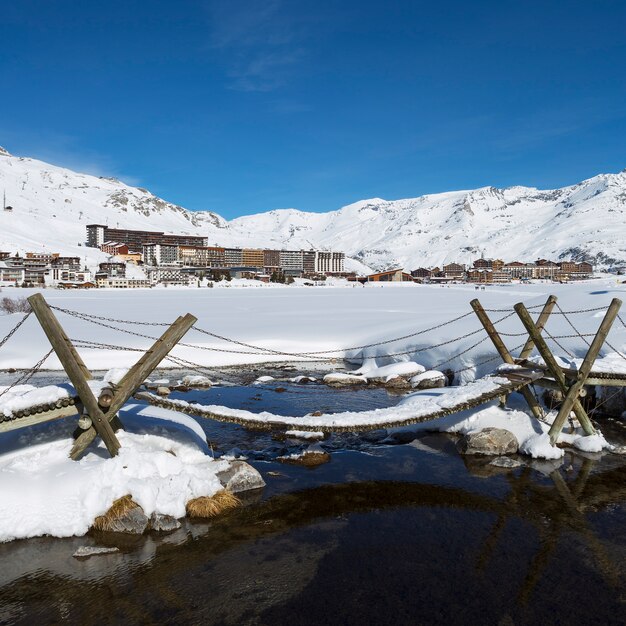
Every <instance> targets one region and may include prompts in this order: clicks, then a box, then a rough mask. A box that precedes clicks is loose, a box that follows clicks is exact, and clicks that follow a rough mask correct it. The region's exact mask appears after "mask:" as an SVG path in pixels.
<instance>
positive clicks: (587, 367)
mask: <svg viewBox="0 0 626 626" xmlns="http://www.w3.org/2000/svg"><path fill="white" fill-rule="evenodd" d="M621 306H622V301H621V300H620V299H619V298H613V300H612V301H611V304H610V305H609V308H608V310H607V312H606V314H605V315H604V319H603V320H602V323H601V324H600V327H599V328H598V332H596V334H595V337H594V338H593V340H592V342H591V345H590V346H589V350H588V351H587V354H586V355H585V358H584V359H583V362H582V364H581V366H580V367H579V368H578V378H577V380H576V381H575V382H574V384H572V385H571V387H570V388H569V390H568V391H567V393H566V395H565V398H564V399H563V402H562V403H561V407H560V408H559V412H558V415H557V416H556V419H555V420H554V422H553V424H552V427H551V428H550V441H552V442H553V443H554V442H555V441H556V439H557V438H558V436H559V433H560V432H561V429H562V428H563V425H564V424H565V420H566V419H567V416H568V415H569V414H570V411H571V410H572V407H573V406H574V403H575V402H576V401H577V398H578V393H579V392H580V390H581V389H582V387H583V385H584V384H585V381H586V379H587V376H589V373H590V372H591V368H592V367H593V364H594V362H595V360H596V357H597V356H598V354H599V352H600V350H601V348H602V346H603V345H604V342H605V340H606V338H607V335H608V334H609V331H610V330H611V326H612V325H613V322H614V321H615V318H616V317H617V314H618V313H619V310H620V307H621ZM585 418H586V419H585V420H582V419H581V420H580V424H581V426H582V427H583V429H584V431H585V433H586V434H587V435H593V434H595V432H596V431H595V429H594V427H593V426H592V424H591V421H590V420H589V418H588V417H587V415H586V414H585Z"/></svg>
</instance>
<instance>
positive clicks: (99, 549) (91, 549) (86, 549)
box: [72, 546, 120, 559]
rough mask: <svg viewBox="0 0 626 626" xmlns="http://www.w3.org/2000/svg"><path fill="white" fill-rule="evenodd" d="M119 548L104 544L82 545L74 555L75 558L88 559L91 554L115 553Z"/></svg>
mask: <svg viewBox="0 0 626 626" xmlns="http://www.w3.org/2000/svg"><path fill="white" fill-rule="evenodd" d="M119 551H120V549H119V548H115V547H111V548H105V547H103V546H80V548H78V550H76V552H74V554H73V555H72V556H73V557H74V558H75V559H87V558H89V557H90V556H99V555H101V554H114V553H115V552H119Z"/></svg>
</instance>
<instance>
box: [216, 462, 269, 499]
mask: <svg viewBox="0 0 626 626" xmlns="http://www.w3.org/2000/svg"><path fill="white" fill-rule="evenodd" d="M217 478H218V479H219V481H220V482H221V483H222V485H223V486H224V489H227V490H228V491H230V492H231V493H239V492H241V491H249V490H251V489H261V488H262V487H265V481H264V480H263V477H262V476H261V474H260V473H259V472H258V471H257V470H256V469H254V467H252V465H250V464H249V463H246V462H245V461H232V462H231V464H230V466H229V468H228V469H226V470H224V471H223V472H219V473H218V474H217Z"/></svg>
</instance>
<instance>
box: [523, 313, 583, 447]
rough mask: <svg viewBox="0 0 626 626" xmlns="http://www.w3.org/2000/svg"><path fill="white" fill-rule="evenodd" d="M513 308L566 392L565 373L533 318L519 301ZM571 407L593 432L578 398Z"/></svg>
mask: <svg viewBox="0 0 626 626" xmlns="http://www.w3.org/2000/svg"><path fill="white" fill-rule="evenodd" d="M513 308H514V309H515V311H516V313H517V314H518V316H519V318H520V320H521V321H522V324H524V327H525V328H526V330H527V331H528V334H529V335H530V336H531V338H532V339H533V341H534V343H535V346H536V348H537V350H539V354H541V357H542V358H543V360H544V361H545V363H546V366H547V368H548V370H549V371H550V373H551V374H552V376H553V377H554V380H555V382H556V383H557V384H558V385H559V388H560V390H561V391H562V392H563V393H564V394H567V392H568V390H569V388H568V386H567V381H566V379H565V374H564V373H563V371H562V369H561V367H560V366H559V364H558V363H557V362H556V359H555V358H554V356H553V355H552V352H551V351H550V348H549V347H548V344H547V343H546V342H545V340H544V338H543V337H542V336H541V333H540V332H539V330H538V329H537V327H536V326H535V322H534V321H533V318H532V317H531V316H530V313H529V312H528V311H527V310H526V307H525V306H524V304H523V303H521V302H519V303H518V304H516V305H515V306H514V307H513ZM571 409H573V410H574V413H575V414H576V417H577V418H578V420H579V421H580V423H581V424H583V423H585V424H586V428H587V429H590V430H591V431H592V432H590V433H588V434H594V433H595V430H594V428H593V426H592V425H591V421H590V420H589V417H588V416H587V413H586V412H585V409H583V407H582V405H581V404H580V402H579V401H578V398H575V399H574V403H573V405H572V407H571ZM571 409H570V410H571ZM566 417H567V416H566ZM562 427H563V426H562V425H561V428H562ZM551 432H552V429H551ZM559 432H560V431H559ZM557 437H558V434H557V436H556V437H553V435H550V441H551V442H552V445H554V444H555V443H556V439H557Z"/></svg>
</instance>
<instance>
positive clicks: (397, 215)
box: [0, 148, 626, 269]
mask: <svg viewBox="0 0 626 626" xmlns="http://www.w3.org/2000/svg"><path fill="white" fill-rule="evenodd" d="M3 192H4V193H6V203H7V204H8V205H11V206H13V211H0V250H7V251H11V252H15V251H19V252H24V251H29V250H41V249H47V250H50V251H59V252H62V253H63V254H71V255H74V256H82V257H84V258H85V259H86V262H87V263H88V264H95V263H96V262H98V261H101V260H103V259H104V255H103V254H102V253H100V252H99V251H97V250H94V249H90V248H86V247H85V246H84V240H85V226H86V225H87V224H90V223H102V224H108V225H109V226H112V227H117V226H119V227H120V228H135V229H145V230H160V231H165V232H170V233H181V234H182V233H186V234H201V235H204V236H207V237H208V240H209V243H210V244H217V245H223V246H259V247H277V248H320V249H332V250H340V251H344V252H345V253H346V255H347V256H349V257H352V258H353V259H355V260H356V261H360V262H362V263H363V264H365V265H367V266H369V267H372V268H384V267H388V266H403V267H405V268H408V269H413V268H415V267H418V266H422V265H426V266H432V265H441V264H442V263H446V262H451V261H453V260H454V261H460V262H469V261H471V260H472V259H475V258H476V257H477V256H480V255H481V254H484V255H485V256H487V257H489V256H494V257H501V258H504V259H505V260H509V261H510V260H514V259H521V260H534V259H536V258H538V257H545V258H551V259H559V258H575V259H580V258H583V257H584V258H587V259H591V260H592V261H594V262H595V263H596V264H598V265H599V266H611V265H613V264H615V263H622V264H624V263H626V220H625V217H626V170H624V171H622V172H620V173H618V174H600V175H598V176H595V177H593V178H590V179H589V180H585V181H583V182H581V183H578V184H576V185H573V186H571V187H564V188H562V189H555V190H550V191H541V190H538V189H534V188H528V187H509V188H506V189H496V188H494V187H485V188H482V189H476V190H472V191H453V192H448V193H441V194H433V195H426V196H421V197H419V198H412V199H407V200H393V201H388V200H382V199H380V198H374V199H371V200H362V201H360V202H356V203H354V204H350V205H348V206H346V207H343V208H342V209H339V210H337V211H330V212H328V213H305V212H302V211H297V210H295V209H281V210H274V211H268V212H265V213H259V214H257V215H250V216H245V217H240V218H237V219H234V220H231V221H226V220H225V219H223V218H222V217H220V216H219V215H217V214H215V213H212V212H209V211H188V210H186V209H184V208H182V207H180V206H177V205H174V204H171V203H169V202H166V201H164V200H161V199H160V198H157V197H156V196H154V195H152V194H151V193H150V192H148V191H146V190H145V189H141V188H137V187H130V186H128V185H125V184H124V183H122V182H121V181H119V180H116V179H111V178H98V177H96V176H90V175H87V174H79V173H76V172H73V171H71V170H68V169H64V168H60V167H56V166H54V165H49V164H46V163H43V162H41V161H37V160H34V159H27V158H22V157H14V156H11V155H10V154H9V153H8V152H6V151H5V150H3V149H2V148H0V193H3ZM356 261H355V262H354V263H353V264H352V267H353V268H355V269H359V268H360V267H361V264H360V263H358V262H356ZM347 265H348V266H350V263H348V264H347Z"/></svg>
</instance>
